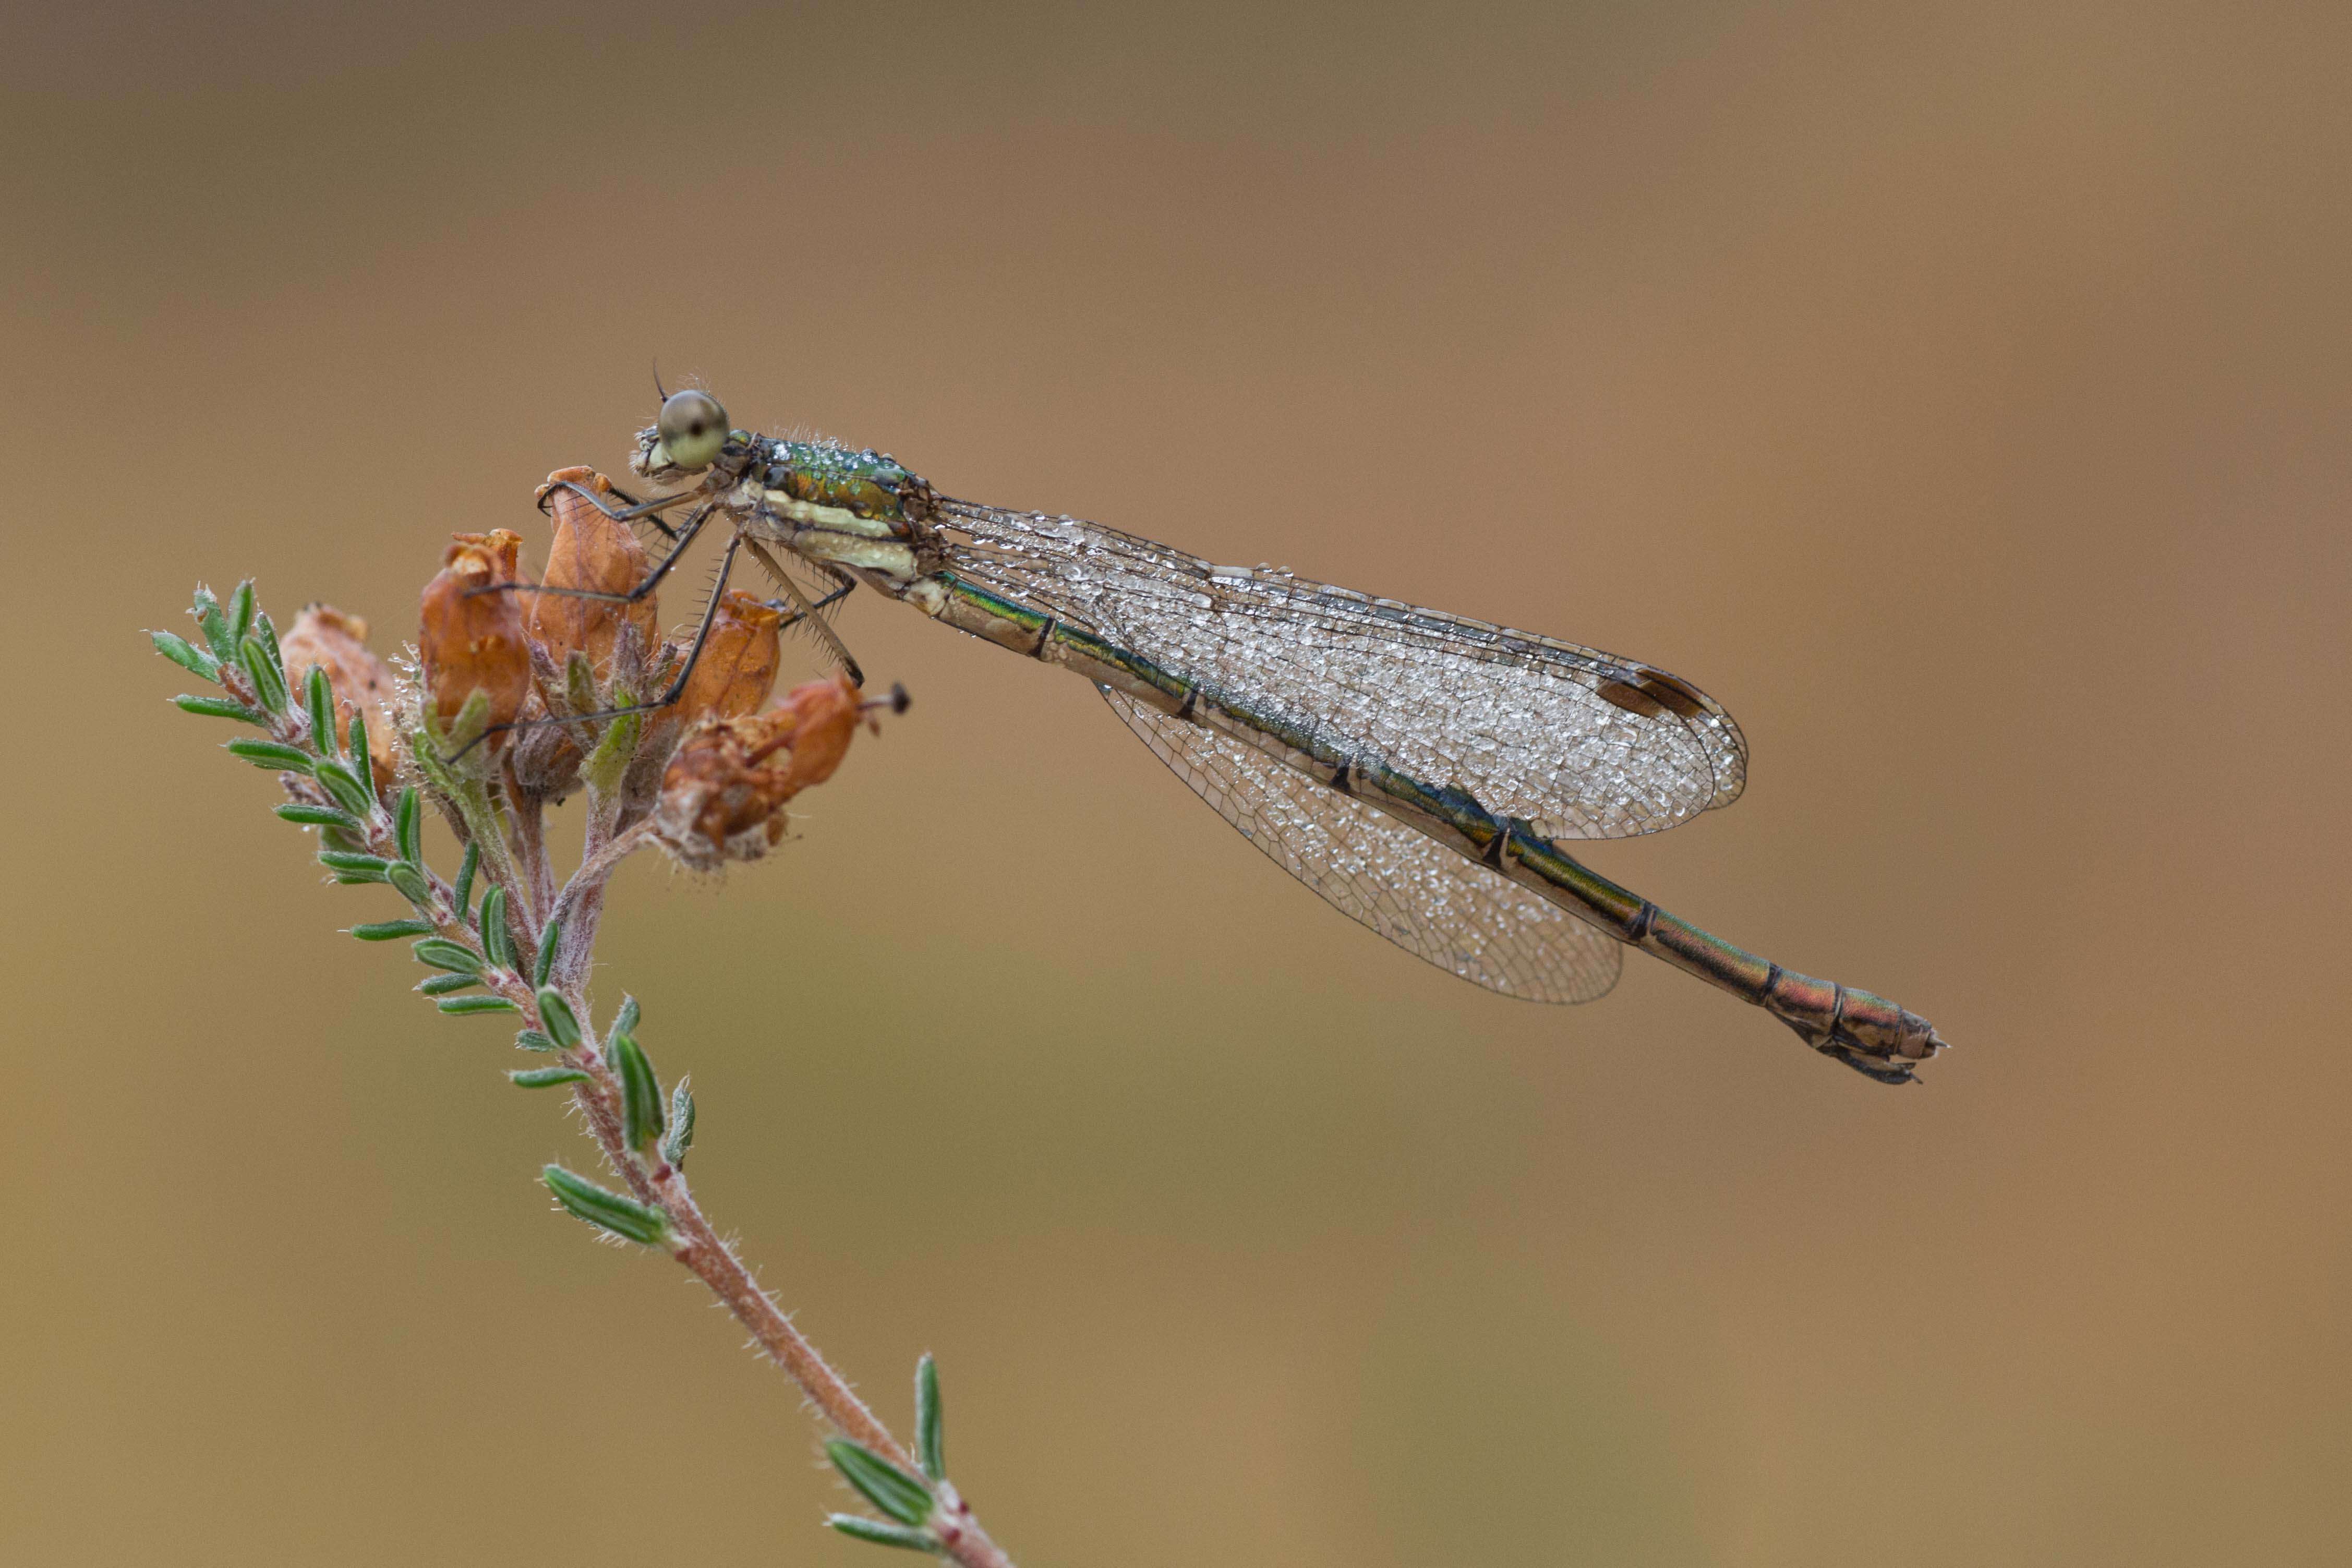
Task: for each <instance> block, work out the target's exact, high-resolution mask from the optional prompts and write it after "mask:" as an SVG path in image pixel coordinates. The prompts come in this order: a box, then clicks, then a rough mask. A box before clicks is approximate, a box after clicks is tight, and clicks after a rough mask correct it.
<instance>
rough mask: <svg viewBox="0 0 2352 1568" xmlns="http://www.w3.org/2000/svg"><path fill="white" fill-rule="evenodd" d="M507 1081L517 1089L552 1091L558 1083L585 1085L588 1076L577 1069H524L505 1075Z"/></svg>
mask: <svg viewBox="0 0 2352 1568" xmlns="http://www.w3.org/2000/svg"><path fill="white" fill-rule="evenodd" d="M507 1080H508V1081H509V1083H511V1084H513V1085H514V1086H515V1087H516V1088H517V1089H553V1088H554V1087H555V1086H556V1085H557V1084H559V1083H585V1082H587V1081H588V1075H587V1074H586V1073H584V1072H582V1071H581V1070H580V1069H579V1068H524V1069H523V1070H522V1071H520V1072H510V1073H509V1074H507Z"/></svg>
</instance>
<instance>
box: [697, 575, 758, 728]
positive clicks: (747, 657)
mask: <svg viewBox="0 0 2352 1568" xmlns="http://www.w3.org/2000/svg"><path fill="white" fill-rule="evenodd" d="M782 620H783V615H782V612H781V611H779V610H777V609H776V608H775V607H774V606H772V605H767V604H763V603H761V601H760V600H758V599H756V598H754V597H752V596H751V595H749V594H745V593H740V592H735V591H730V592H729V593H728V594H727V595H726V596H725V597H724V598H722V599H720V600H719V608H718V611H717V612H716V613H715V614H714V615H713V616H712V617H711V622H710V636H709V639H708V640H707V641H706V642H705V643H704V644H703V646H702V657H701V658H699V659H698V660H696V662H695V666H694V673H693V674H692V675H691V676H689V677H688V679H687V683H686V690H685V692H684V693H683V694H682V695H681V696H680V697H679V698H678V703H677V708H678V712H679V713H680V714H681V715H682V716H683V717H684V718H685V719H686V720H687V721H688V722H689V723H690V722H692V721H695V720H697V719H700V718H703V717H705V716H706V715H710V716H716V717H718V718H720V719H740V718H741V717H742V716H743V715H745V714H747V713H756V712H758V711H759V710H760V708H761V705H762V704H763V703H765V702H766V701H767V700H768V697H769V694H770V693H772V692H773V691H774V690H775V689H776V663H777V660H778V658H779V646H778V645H779V640H780V639H779V634H778V631H777V627H778V626H779V625H780V624H781V623H782Z"/></svg>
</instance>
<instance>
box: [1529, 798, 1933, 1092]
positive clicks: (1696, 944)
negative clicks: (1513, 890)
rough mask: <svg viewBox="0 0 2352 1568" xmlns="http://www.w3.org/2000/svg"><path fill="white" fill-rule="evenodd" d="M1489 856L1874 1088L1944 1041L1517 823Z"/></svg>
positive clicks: (1891, 1009)
mask: <svg viewBox="0 0 2352 1568" xmlns="http://www.w3.org/2000/svg"><path fill="white" fill-rule="evenodd" d="M1496 858H1500V859H1502V860H1503V861H1504V863H1505V864H1504V867H1503V869H1504V871H1505V874H1506V875H1507V876H1509V877H1510V878H1511V879H1512V880H1513V881H1515V882H1517V883H1519V884H1520V885H1521V886H1522V887H1527V888H1532V889H1535V890H1536V891H1538V892H1540V893H1542V894H1543V895H1544V896H1545V897H1546V898H1548V899H1549V900H1551V901H1552V902H1554V903H1556V904H1559V905H1560V906H1561V907H1563V908H1565V909H1567V910H1569V911H1570V913H1573V914H1578V915H1581V916H1582V917H1583V918H1584V919H1586V920H1588V921H1591V922H1592V923H1593V924H1595V925H1597V926H1599V927H1601V930H1603V931H1607V932H1609V934H1610V935H1612V936H1613V937H1615V938H1617V940H1619V941H1620V942H1625V943H1627V944H1629V945H1631V946H1633V947H1638V948H1640V949H1642V950H1643V952H1651V953H1655V954H1656V955H1657V956H1658V957H1660V958H1662V959H1664V960H1665V961H1666V962H1667V963H1671V964H1673V965H1674V966H1675V968H1676V969H1680V970H1683V971H1685V973H1691V974H1696V975H1697V976H1698V977H1699V978H1700V979H1701V980H1704V981H1706V982H1707V983H1708V984H1713V985H1717V986H1720V987H1722V988H1723V989H1724V990H1726V991H1728V992H1730V993H1731V994H1733V995H1734V996H1737V997H1738V998H1739V999H1740V1000H1741V1001H1743V1002H1751V1003H1754V1004H1755V1005H1757V1006H1759V1007H1761V1008H1763V1009H1764V1010H1765V1011H1766V1012H1768V1013H1769V1014H1771V1015H1772V1016H1774V1017H1776V1018H1778V1019H1780V1021H1781V1022H1782V1023H1784V1024H1786V1025H1788V1026H1789V1027H1790V1028H1791V1029H1794V1030H1795V1031H1796V1032H1797V1036H1798V1037H1799V1038H1800V1039H1801V1040H1803V1041H1804V1042H1805V1043H1806V1044H1807V1045H1809V1046H1811V1047H1813V1049H1815V1050H1817V1051H1819V1052H1821V1053H1822V1055H1823V1056H1825V1057H1831V1058H1834V1059H1836V1060H1838V1061H1842V1062H1843V1063H1844V1064H1845V1065H1846V1066H1848V1067H1850V1068H1853V1069H1854V1070H1855V1071H1856V1072H1859V1073H1864V1074H1866V1075H1868V1076H1869V1077H1871V1078H1874V1079H1878V1080H1879V1081H1880V1082H1882V1083H1909V1082H1911V1081H1912V1079H1913V1073H1912V1069H1913V1068H1915V1067H1916V1066H1917V1065H1918V1064H1919V1063H1921V1062H1924V1061H1926V1060H1927V1059H1928V1058H1931V1057H1933V1056H1934V1055H1935V1054H1936V1053H1937V1051H1940V1050H1942V1049H1943V1048H1944V1047H1945V1046H1946V1045H1947V1044H1948V1043H1949V1042H1948V1041H1946V1040H1945V1039H1944V1038H1943V1037H1941V1036H1939V1035H1937V1033H1936V1026H1934V1025H1933V1024H1930V1023H1929V1022H1927V1019H1925V1018H1922V1017H1921V1016H1918V1015H1917V1014H1916V1013H1914V1012H1911V1011H1910V1010H1909V1009H1907V1008H1905V1007H1902V1006H1899V1005H1896V1004H1895V1003H1893V1002H1890V1001H1888V1000H1887V999H1886V998H1885V997H1884V996H1880V995H1877V994H1874V993H1873V992H1869V991H1861V990H1856V989H1855V988H1853V986H1850V985H1841V984H1838V983H1837V982H1835V981H1833V980H1816V979H1814V978H1813V977H1812V976H1811V975H1810V974H1800V973H1797V972H1796V971H1795V970H1793V969H1783V968H1781V967H1780V965H1779V964H1777V963H1773V962H1771V961H1770V960H1769V959H1764V958H1759V957H1757V956H1756V955H1755V954H1754V953H1752V952H1748V951H1747V950H1746V949H1744V948H1739V947H1735V946H1733V945H1732V944H1731V943H1730V942H1726V941H1724V940H1723V939H1722V938H1721V937H1719V936H1716V935H1714V934H1713V933H1711V932H1708V931H1701V930H1700V929H1699V928H1698V927H1696V926H1695V925H1693V924H1691V923H1690V921H1686V920H1684V919H1682V918H1681V917H1680V916H1679V915H1673V914H1669V913H1667V912H1666V911H1665V910H1662V909H1660V908H1658V906H1657V905H1655V904H1654V903H1652V902H1650V900H1647V899H1644V898H1642V897H1640V896H1639V895H1638V894H1635V893H1633V892H1629V891H1628V890H1626V889H1623V888H1621V887H1619V886H1618V885H1617V884H1616V883H1614V882H1612V881H1611V880H1610V879H1608V878H1606V877H1603V876H1601V874H1600V873H1599V872H1597V871H1595V870H1593V869H1592V868H1591V867H1589V866H1586V865H1585V864H1583V863H1582V862H1581V861H1580V860H1578V859H1576V858H1574V857H1573V856H1570V854H1568V853H1567V852H1566V851H1565V850H1563V849H1561V848H1560V847H1559V846H1558V845H1557V844H1554V843H1552V842H1550V841H1549V839H1545V838H1539V837H1536V836H1535V835H1534V834H1533V833H1531V832H1528V830H1527V828H1526V826H1525V825H1524V824H1520V823H1516V822H1515V823H1512V824H1510V825H1509V826H1508V828H1507V832H1506V835H1505V837H1504V840H1503V842H1502V843H1501V846H1500V853H1499V855H1498V856H1497V857H1496Z"/></svg>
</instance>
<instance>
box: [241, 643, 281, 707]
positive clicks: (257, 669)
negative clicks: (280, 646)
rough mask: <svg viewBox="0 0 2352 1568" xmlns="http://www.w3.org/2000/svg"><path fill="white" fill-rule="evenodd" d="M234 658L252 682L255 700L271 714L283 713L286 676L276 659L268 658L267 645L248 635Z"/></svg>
mask: <svg viewBox="0 0 2352 1568" xmlns="http://www.w3.org/2000/svg"><path fill="white" fill-rule="evenodd" d="M236 657H237V662H238V663H239V664H242V665H243V666H245V673H246V674H247V676H249V677H250V678H251V679H252V680H253V695H254V699H255V700H256V701H258V702H259V703H260V704H261V705H262V706H263V707H264V708H267V709H268V710H270V711H271V712H272V713H283V712H285V711H286V701H287V698H286V676H285V673H284V672H283V671H282V670H280V669H279V668H278V661H277V659H275V658H271V657H270V653H269V648H268V645H266V644H265V643H263V642H262V640H261V639H260V638H259V637H253V636H250V635H248V636H247V637H246V639H245V640H244V641H243V642H241V643H239V644H238V645H237V649H236Z"/></svg>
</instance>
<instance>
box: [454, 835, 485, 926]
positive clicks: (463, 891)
mask: <svg viewBox="0 0 2352 1568" xmlns="http://www.w3.org/2000/svg"><path fill="white" fill-rule="evenodd" d="M481 867H482V847H481V846H480V845H478V844H475V843H472V842H470V841H469V842H468V843H467V846H466V858H464V859H463V860H461V861H459V862H458V863H457V888H456V889H454V892H455V896H456V899H457V912H458V913H459V914H461V915H462V914H464V913H465V912H466V910H467V908H468V907H470V905H471V903H472V901H473V897H474V873H475V872H476V871H478V870H480V869H481Z"/></svg>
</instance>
